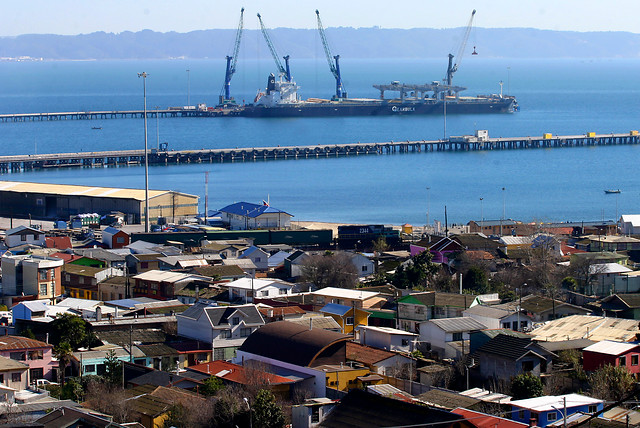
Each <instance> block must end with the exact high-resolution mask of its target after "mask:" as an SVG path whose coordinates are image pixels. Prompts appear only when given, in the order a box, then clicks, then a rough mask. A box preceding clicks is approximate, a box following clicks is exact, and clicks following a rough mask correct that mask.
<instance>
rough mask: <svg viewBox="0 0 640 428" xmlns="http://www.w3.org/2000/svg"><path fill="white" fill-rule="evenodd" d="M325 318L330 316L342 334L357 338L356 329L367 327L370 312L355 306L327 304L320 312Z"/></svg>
mask: <svg viewBox="0 0 640 428" xmlns="http://www.w3.org/2000/svg"><path fill="white" fill-rule="evenodd" d="M318 312H320V313H321V314H323V315H325V316H327V315H328V316H330V317H331V318H333V319H334V320H336V322H337V323H338V325H339V326H340V329H341V330H342V333H344V334H352V335H353V336H354V337H355V331H354V330H355V329H356V328H357V327H358V326H360V325H365V326H366V325H367V324H368V319H369V312H367V311H365V310H363V309H359V308H356V307H354V306H347V305H339V304H337V303H327V304H326V305H324V306H323V307H322V308H320V310H319V311H318Z"/></svg>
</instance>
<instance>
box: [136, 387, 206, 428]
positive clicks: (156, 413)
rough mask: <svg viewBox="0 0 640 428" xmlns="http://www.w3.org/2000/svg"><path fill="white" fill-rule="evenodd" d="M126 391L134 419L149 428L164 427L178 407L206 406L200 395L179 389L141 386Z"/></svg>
mask: <svg viewBox="0 0 640 428" xmlns="http://www.w3.org/2000/svg"><path fill="white" fill-rule="evenodd" d="M167 375H168V374H167ZM125 391H126V393H127V395H128V396H129V397H128V398H127V399H126V400H127V401H128V402H129V403H130V405H131V411H132V413H133V418H134V419H135V420H136V421H138V422H139V423H140V424H142V426H144V427H148V428H160V427H163V426H164V425H165V421H166V420H167V419H168V418H169V412H170V411H171V409H172V408H174V406H176V405H180V404H182V405H184V404H185V403H192V404H194V405H196V406H198V403H203V404H204V401H205V399H204V398H203V397H201V396H199V395H198V394H196V393H193V392H189V391H185V390H184V389H182V388H177V387H164V386H155V385H140V386H136V387H133V388H130V389H127V390H125ZM185 407H188V406H185Z"/></svg>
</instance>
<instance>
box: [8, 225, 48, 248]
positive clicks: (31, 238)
mask: <svg viewBox="0 0 640 428" xmlns="http://www.w3.org/2000/svg"><path fill="white" fill-rule="evenodd" d="M45 242H46V239H45V235H44V232H43V231H42V230H39V229H35V228H33V227H29V226H18V227H14V228H13V229H9V230H7V231H6V232H5V237H4V243H5V245H6V246H7V247H9V248H13V247H17V246H18V245H25V244H31V245H37V246H39V247H44V246H45Z"/></svg>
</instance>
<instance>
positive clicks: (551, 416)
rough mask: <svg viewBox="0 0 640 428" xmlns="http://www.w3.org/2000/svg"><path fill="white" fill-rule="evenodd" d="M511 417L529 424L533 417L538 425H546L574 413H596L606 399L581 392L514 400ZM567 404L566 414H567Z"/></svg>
mask: <svg viewBox="0 0 640 428" xmlns="http://www.w3.org/2000/svg"><path fill="white" fill-rule="evenodd" d="M509 404H511V419H513V420H514V421H516V422H522V423H526V424H528V423H529V422H530V421H531V420H532V419H534V420H535V421H536V426H538V427H542V428H543V427H546V426H547V425H549V424H552V423H554V422H556V421H560V420H562V419H563V418H564V417H565V416H569V415H572V414H574V413H578V412H582V413H596V412H599V411H600V410H602V408H603V407H604V401H603V400H598V399H597V398H591V397H587V396H585V395H580V394H567V395H555V396H554V395H547V396H542V397H536V398H527V399H524V400H512V401H511V402H510V403H509ZM565 405H566V414H565V410H564V409H565Z"/></svg>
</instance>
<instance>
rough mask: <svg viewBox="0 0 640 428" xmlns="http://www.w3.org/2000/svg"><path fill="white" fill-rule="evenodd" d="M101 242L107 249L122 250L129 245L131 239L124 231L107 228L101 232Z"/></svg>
mask: <svg viewBox="0 0 640 428" xmlns="http://www.w3.org/2000/svg"><path fill="white" fill-rule="evenodd" d="M102 242H103V243H104V244H106V245H107V247H109V248H124V247H126V246H127V245H129V244H130V243H131V237H130V236H129V234H128V233H127V232H125V231H124V230H122V229H116V228H115V227H111V226H109V227H107V228H106V229H104V230H103V231H102Z"/></svg>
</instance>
